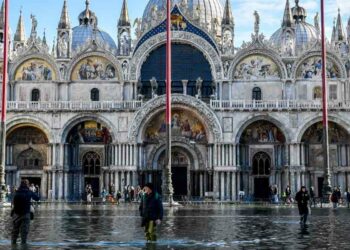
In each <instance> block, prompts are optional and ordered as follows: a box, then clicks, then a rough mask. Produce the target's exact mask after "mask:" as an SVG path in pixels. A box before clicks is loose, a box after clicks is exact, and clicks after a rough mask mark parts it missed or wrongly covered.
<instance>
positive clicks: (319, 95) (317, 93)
mask: <svg viewBox="0 0 350 250" xmlns="http://www.w3.org/2000/svg"><path fill="white" fill-rule="evenodd" d="M314 99H322V88H321V87H320V86H318V87H315V88H314Z"/></svg>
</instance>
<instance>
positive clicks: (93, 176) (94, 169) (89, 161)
mask: <svg viewBox="0 0 350 250" xmlns="http://www.w3.org/2000/svg"><path fill="white" fill-rule="evenodd" d="M82 163H83V172H84V182H85V187H86V186H87V185H91V187H92V191H93V196H94V197H99V196H100V174H101V157H100V155H99V154H97V153H96V152H92V151H91V152H87V153H86V154H85V155H84V156H83V160H82Z"/></svg>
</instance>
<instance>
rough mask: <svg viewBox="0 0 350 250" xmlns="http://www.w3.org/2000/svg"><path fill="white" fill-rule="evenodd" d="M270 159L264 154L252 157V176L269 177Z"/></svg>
mask: <svg viewBox="0 0 350 250" xmlns="http://www.w3.org/2000/svg"><path fill="white" fill-rule="evenodd" d="M270 173H271V159H270V157H269V156H268V155H267V154H266V153H264V152H259V153H257V154H255V155H254V157H253V175H270Z"/></svg>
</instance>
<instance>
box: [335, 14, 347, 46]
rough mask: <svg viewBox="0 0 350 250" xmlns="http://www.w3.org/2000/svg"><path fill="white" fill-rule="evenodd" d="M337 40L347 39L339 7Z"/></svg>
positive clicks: (336, 29)
mask: <svg viewBox="0 0 350 250" xmlns="http://www.w3.org/2000/svg"><path fill="white" fill-rule="evenodd" d="M335 35H336V41H338V42H340V41H345V33H344V29H343V21H342V18H341V14H340V9H338V17H337V24H336V26H335Z"/></svg>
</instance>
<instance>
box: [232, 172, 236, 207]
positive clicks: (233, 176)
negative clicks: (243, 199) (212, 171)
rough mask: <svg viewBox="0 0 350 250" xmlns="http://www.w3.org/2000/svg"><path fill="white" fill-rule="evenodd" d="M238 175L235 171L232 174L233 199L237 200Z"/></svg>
mask: <svg viewBox="0 0 350 250" xmlns="http://www.w3.org/2000/svg"><path fill="white" fill-rule="evenodd" d="M236 175H237V173H236V172H235V171H234V172H232V175H231V200H232V201H235V200H236V197H237V191H236Z"/></svg>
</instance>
